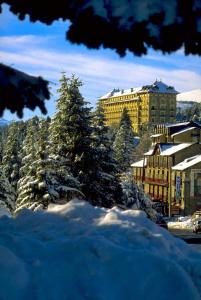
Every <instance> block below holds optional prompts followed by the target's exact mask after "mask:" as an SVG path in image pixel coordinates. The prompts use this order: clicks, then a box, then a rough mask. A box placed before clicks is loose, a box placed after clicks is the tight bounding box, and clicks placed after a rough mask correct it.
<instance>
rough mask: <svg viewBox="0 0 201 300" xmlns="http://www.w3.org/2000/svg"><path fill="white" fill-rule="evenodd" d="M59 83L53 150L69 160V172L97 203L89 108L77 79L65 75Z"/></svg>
mask: <svg viewBox="0 0 201 300" xmlns="http://www.w3.org/2000/svg"><path fill="white" fill-rule="evenodd" d="M60 82H61V87H60V89H59V90H58V92H59V94H60V96H59V99H58V100H57V110H58V111H57V113H56V114H55V116H54V117H53V119H52V123H51V126H50V132H51V135H50V140H51V153H53V154H55V155H57V156H59V157H63V159H65V160H66V163H67V165H68V169H69V171H70V172H71V173H72V175H73V176H74V177H75V178H76V179H77V180H78V181H79V182H80V184H81V191H82V193H83V194H84V195H85V197H86V199H87V200H88V201H90V202H91V203H93V204H94V203H95V199H94V191H95V189H96V188H97V187H96V186H94V184H93V178H94V176H95V174H96V161H95V155H94V151H93V149H92V147H91V142H92V137H91V133H92V127H91V114H90V108H88V107H87V103H86V102H85V101H84V99H83V97H82V95H81V93H80V91H79V88H80V87H81V86H82V83H81V81H80V80H79V79H78V78H76V77H75V76H72V77H71V78H70V79H69V78H66V76H65V74H63V75H62V78H61V80H60Z"/></svg>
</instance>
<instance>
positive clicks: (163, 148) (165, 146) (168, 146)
mask: <svg viewBox="0 0 201 300" xmlns="http://www.w3.org/2000/svg"><path fill="white" fill-rule="evenodd" d="M194 144H195V143H181V144H175V143H160V144H156V145H155V147H154V148H152V149H150V150H149V151H148V152H146V153H144V155H146V156H149V155H150V156H151V155H153V154H154V151H155V150H156V147H159V149H160V155H162V156H166V155H167V156H169V155H172V154H174V153H176V152H179V151H181V150H183V149H185V148H187V147H190V146H191V145H194Z"/></svg>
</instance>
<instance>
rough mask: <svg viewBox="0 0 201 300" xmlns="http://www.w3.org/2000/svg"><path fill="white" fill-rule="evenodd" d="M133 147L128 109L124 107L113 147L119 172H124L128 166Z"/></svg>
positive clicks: (132, 134)
mask: <svg viewBox="0 0 201 300" xmlns="http://www.w3.org/2000/svg"><path fill="white" fill-rule="evenodd" d="M134 148H135V143H134V133H133V129H132V125H131V120H130V117H129V115H128V111H127V109H126V108H124V110H123V113H122V116H121V120H120V125H119V130H118V131H117V134H116V137H115V140H114V144H113V149H114V157H115V159H116V161H117V163H118V167H119V169H120V171H121V172H126V171H128V169H129V168H130V164H131V162H132V157H133V152H134Z"/></svg>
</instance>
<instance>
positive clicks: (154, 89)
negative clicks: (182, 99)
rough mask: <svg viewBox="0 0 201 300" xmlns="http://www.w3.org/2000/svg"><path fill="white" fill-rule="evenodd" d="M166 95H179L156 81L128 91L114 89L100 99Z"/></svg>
mask: <svg viewBox="0 0 201 300" xmlns="http://www.w3.org/2000/svg"><path fill="white" fill-rule="evenodd" d="M143 92H146V93H163V94H164V93H165V94H178V92H177V91H176V90H175V89H174V87H172V86H168V85H167V84H165V83H163V82H162V81H157V80H156V81H155V82H154V83H153V84H151V85H144V86H141V87H137V88H130V89H127V90H120V89H114V90H112V91H111V92H109V93H107V94H106V95H104V96H102V97H100V99H107V98H109V97H118V96H122V95H132V94H138V93H143Z"/></svg>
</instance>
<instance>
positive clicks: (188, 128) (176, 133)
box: [171, 127, 197, 136]
mask: <svg viewBox="0 0 201 300" xmlns="http://www.w3.org/2000/svg"><path fill="white" fill-rule="evenodd" d="M195 128H197V127H187V128H185V129H182V130H180V131H178V132H175V133H173V134H172V135H171V136H175V135H178V134H181V133H184V132H187V131H191V130H193V129H195Z"/></svg>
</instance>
